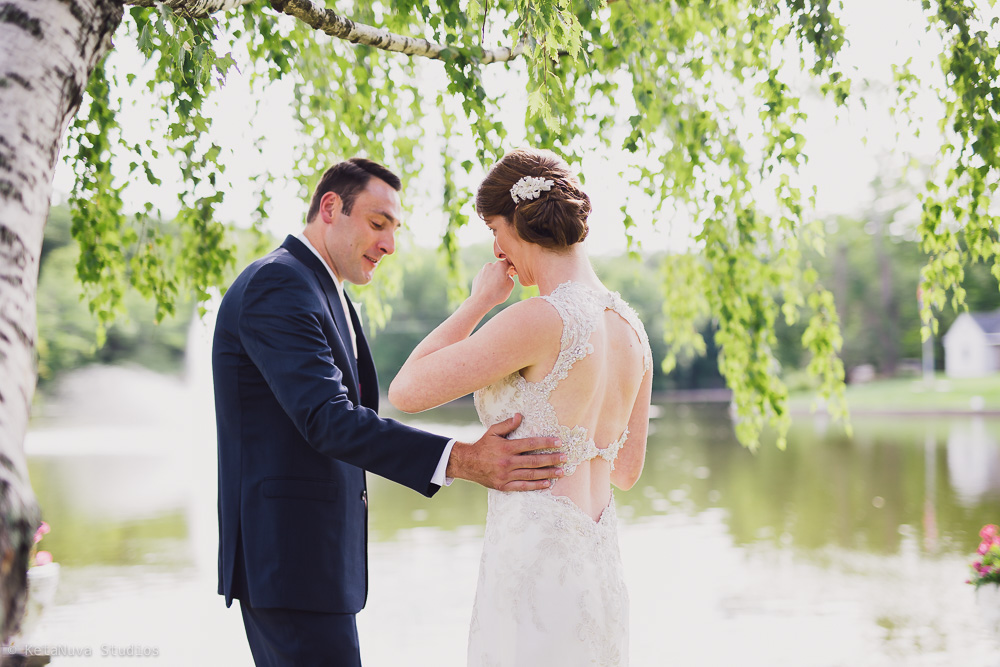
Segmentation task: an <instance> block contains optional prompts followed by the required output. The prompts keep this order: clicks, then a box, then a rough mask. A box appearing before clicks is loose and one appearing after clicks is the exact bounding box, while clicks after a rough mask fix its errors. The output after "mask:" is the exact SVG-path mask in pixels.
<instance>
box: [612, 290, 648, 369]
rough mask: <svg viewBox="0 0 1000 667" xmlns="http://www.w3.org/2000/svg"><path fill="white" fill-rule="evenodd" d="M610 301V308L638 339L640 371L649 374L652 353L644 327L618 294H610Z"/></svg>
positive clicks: (630, 307)
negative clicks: (626, 323) (640, 349)
mask: <svg viewBox="0 0 1000 667" xmlns="http://www.w3.org/2000/svg"><path fill="white" fill-rule="evenodd" d="M611 300H612V303H613V305H612V306H611V308H613V309H614V311H615V312H616V313H618V314H619V315H620V316H621V317H622V319H624V320H625V321H626V322H628V324H629V326H630V327H632V330H633V331H635V335H636V336H638V337H639V342H640V343H641V344H642V370H643V372H644V373H647V372H649V369H650V368H652V367H653V352H652V350H650V348H649V336H647V335H646V327H644V326H642V320H640V319H639V316H638V315H637V314H636V312H635V310H633V308H632V306H630V305H628V303H626V302H625V300H624V299H622V297H621V295H620V294H619V293H618V292H612V293H611Z"/></svg>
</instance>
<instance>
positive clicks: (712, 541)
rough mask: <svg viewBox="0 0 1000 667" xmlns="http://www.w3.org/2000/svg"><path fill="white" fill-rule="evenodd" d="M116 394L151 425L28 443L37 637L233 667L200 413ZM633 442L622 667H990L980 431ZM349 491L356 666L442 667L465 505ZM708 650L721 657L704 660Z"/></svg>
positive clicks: (464, 572) (673, 422) (460, 621)
mask: <svg viewBox="0 0 1000 667" xmlns="http://www.w3.org/2000/svg"><path fill="white" fill-rule="evenodd" d="M148 380H149V378H140V379H139V380H138V382H139V385H141V384H142V383H143V382H146V381H148ZM95 384H96V385H98V386H99V385H100V380H95V379H94V378H91V382H89V383H88V385H87V386H89V387H91V388H92V389H93V387H94V386H95ZM114 384H116V385H118V384H120V382H118V380H117V379H116V381H115V383H114ZM126 391H129V393H133V394H134V393H139V394H142V393H146V394H147V395H149V393H150V392H152V394H154V395H157V396H159V397H160V398H162V399H163V401H164V405H166V406H170V407H168V408H167V410H166V413H167V414H166V416H165V417H163V418H159V419H156V420H151V421H148V422H147V425H146V426H142V425H140V424H134V423H133V424H130V425H128V426H122V427H107V426H102V427H95V426H93V425H90V424H87V425H81V424H75V425H74V424H73V423H68V424H67V423H65V422H66V420H65V419H64V420H63V421H61V422H60V423H59V424H55V425H54V424H43V425H42V426H41V427H39V428H36V429H35V430H34V431H33V433H32V434H31V436H30V437H29V442H28V449H29V452H28V453H29V468H30V472H31V477H32V482H33V485H34V488H35V490H36V493H37V495H38V497H39V500H40V502H41V504H42V507H43V511H44V514H45V517H46V519H47V520H48V521H49V522H50V523H51V524H52V526H53V532H52V533H51V534H50V535H49V536H47V537H46V538H45V539H46V547H47V548H48V549H49V550H50V551H52V552H53V554H55V556H56V559H57V560H59V561H60V562H61V563H63V565H64V571H65V573H66V575H65V576H66V586H65V587H61V589H60V593H59V596H58V597H57V602H59V604H60V605H61V606H60V607H59V608H57V610H56V612H55V613H54V615H53V616H52V617H51V618H50V627H49V631H50V633H52V634H54V635H55V637H57V638H59V639H62V640H69V639H72V640H74V641H77V642H86V641H93V642H98V641H110V640H115V641H120V642H132V643H135V642H138V641H139V640H140V639H141V640H142V641H145V642H147V643H156V644H157V645H158V646H160V647H161V652H160V654H161V656H162V659H163V661H164V663H165V664H213V663H219V664H236V663H240V664H243V662H245V658H246V656H247V652H246V648H245V639H244V638H243V635H242V629H241V627H240V622H239V614H238V612H236V610H234V609H230V610H226V609H225V607H224V605H223V603H222V602H221V599H220V598H218V597H217V596H216V595H215V584H214V576H215V570H214V568H215V555H216V553H215V549H216V541H215V540H216V536H215V486H214V485H215V467H214V430H213V424H212V422H211V415H210V412H208V411H206V410H205V405H206V400H205V395H204V393H203V392H200V391H195V392H194V393H192V392H191V391H190V390H188V389H183V388H178V387H173V389H169V390H168V389H165V388H163V387H160V388H159V389H154V388H151V387H142V386H137V385H136V384H135V383H133V384H132V385H131V386H129V387H128V388H127V389H126ZM157 391H159V392H160V393H158V394H157ZM171 391H174V392H176V395H175V396H173V402H172V403H171V402H169V401H168V398H169V393H170V392H171ZM91 393H94V394H99V395H100V396H101V397H102V399H101V400H106V398H107V394H106V393H103V392H91ZM75 400H77V401H82V402H83V403H82V404H83V405H85V403H86V401H85V399H84V397H81V396H77V397H76V398H75ZM177 414H183V415H185V416H186V417H187V420H180V419H177ZM64 416H65V415H64ZM407 420H408V421H410V422H418V423H419V424H422V425H423V426H425V427H427V428H429V429H430V430H435V431H437V432H441V433H447V434H450V435H452V436H456V437H460V438H463V439H468V438H475V437H477V436H478V435H479V433H480V432H481V430H482V429H481V428H480V427H479V426H478V425H477V424H476V423H475V416H474V413H473V411H472V408H471V406H470V405H468V404H454V405H449V406H445V407H443V408H440V409H438V410H435V411H432V412H429V413H425V414H424V415H420V416H419V418H418V419H416V420H414V419H411V418H407ZM69 421H70V422H72V420H69ZM821 426H823V425H821ZM652 427H653V428H651V430H650V432H651V435H650V441H649V448H648V457H647V463H646V468H645V470H644V472H643V476H642V479H641V480H640V483H639V484H637V485H636V487H635V488H633V489H632V490H630V491H628V492H616V498H617V502H618V504H619V507H620V512H619V514H620V516H621V517H622V520H623V525H622V531H621V541H622V552H623V559H624V561H625V564H626V571H627V576H628V583H629V586H630V590H631V594H632V617H633V619H634V620H633V635H632V651H633V663H634V664H637V665H645V664H660V663H663V662H669V661H668V660H666V658H665V657H664V656H665V655H666V656H667V657H670V658H672V660H673V662H674V664H683V665H716V664H720V665H721V664H726V663H730V662H739V663H740V664H744V665H746V664H760V665H769V666H770V665H790V666H791V665H794V666H795V667H799V666H800V665H823V666H826V665H833V664H911V659H914V658H915V657H916V656H925V655H928V654H932V655H938V656H939V657H941V661H940V662H939V663H933V664H957V663H958V662H959V661H964V662H966V663H967V664H986V663H985V661H984V659H983V656H986V655H991V653H990V651H995V644H994V643H993V639H992V638H991V637H990V636H987V635H985V634H984V633H983V632H982V630H981V629H980V628H979V626H978V625H977V620H976V619H977V617H976V610H975V606H974V604H973V601H972V594H971V589H970V588H969V587H966V586H964V584H963V583H962V582H963V581H964V579H965V576H966V569H965V568H966V563H967V560H968V556H969V554H970V553H971V552H972V550H974V548H975V546H976V544H977V543H978V539H977V537H976V536H977V533H978V530H979V528H980V526H982V525H983V524H984V523H994V522H997V520H998V518H1000V517H998V516H997V512H998V508H1000V488H998V479H1000V474H998V470H997V466H998V461H1000V422H998V421H996V420H992V421H991V420H983V419H974V420H964V419H963V420H921V419H910V420H900V419H861V418H857V419H856V420H855V422H854V430H855V435H854V437H853V438H847V437H846V436H845V435H844V433H843V432H842V431H840V430H839V429H837V428H836V427H827V426H823V427H822V428H820V429H817V428H816V425H815V424H814V423H812V422H811V421H810V420H804V421H802V422H801V423H796V425H795V426H794V427H793V430H792V432H791V433H790V435H789V447H788V450H787V451H785V452H780V451H778V450H777V449H776V448H774V447H773V445H771V444H765V445H763V446H762V447H761V448H760V450H759V452H758V453H757V454H751V453H750V452H749V451H747V450H745V449H744V448H742V447H740V446H739V445H738V444H737V443H736V441H735V440H734V438H733V434H732V428H731V426H730V424H729V421H728V416H727V413H726V410H725V407H724V406H718V405H708V404H704V405H661V406H657V410H656V411H655V413H654V419H653V424H652ZM57 428H58V429H59V430H56V429H57ZM369 479H370V484H369V490H370V491H369V493H370V499H371V505H370V506H371V514H370V533H369V534H370V537H371V540H372V545H371V550H370V551H371V591H370V597H369V605H368V608H367V609H366V610H365V612H364V613H363V614H362V615H361V617H360V618H359V624H360V628H361V633H362V638H363V641H362V643H363V646H364V651H365V654H364V655H365V660H366V664H372V665H380V664H402V662H406V660H407V659H408V656H412V655H414V654H415V652H430V651H433V652H434V654H435V655H436V656H437V657H438V658H439V659H438V660H437V661H438V662H439V663H440V664H444V665H459V664H463V662H464V643H465V634H466V632H467V624H468V613H469V609H470V608H471V599H472V595H473V593H474V590H475V580H476V570H477V567H478V558H479V553H480V543H481V539H482V527H483V521H484V519H485V515H486V494H485V492H484V490H483V489H481V488H479V487H476V486H474V485H471V484H467V483H463V482H456V483H455V484H454V485H453V486H452V487H451V488H448V489H445V490H443V491H442V492H440V493H439V494H438V495H437V496H436V497H435V498H433V499H427V498H424V497H422V496H420V495H418V494H416V493H414V492H412V491H410V490H408V489H405V488H403V487H400V486H397V485H394V484H391V483H389V482H386V481H384V480H381V479H379V478H376V477H370V478H369ZM317 529H319V528H317ZM108 595H110V601H101V600H104V598H106V597H107V596H108ZM428 599H433V600H435V601H437V602H436V603H435V604H434V605H432V607H433V608H432V609H428V608H427V604H426V601H427V600H428ZM418 609H419V610H420V612H419V614H418V613H416V610H418ZM116 610H117V611H116ZM136 616H139V617H143V618H145V619H146V620H147V621H149V622H151V623H153V626H151V627H153V628H156V629H148V628H147V629H141V628H139V627H138V626H137V625H136V624H135V623H132V619H133V618H134V617H136ZM143 628H145V626H143ZM719 633H722V634H724V635H725V636H728V637H730V639H731V640H732V641H731V642H725V643H721V642H714V641H712V637H715V636H719ZM724 644H725V645H724ZM665 647H666V649H668V650H667V653H666V654H665V653H664V651H665ZM748 653H749V654H750V657H748ZM234 656H235V659H234ZM802 656H808V657H805V658H803V657H802ZM873 656H876V657H873ZM74 660H79V659H74ZM401 661H402V662H401ZM970 661H971V663H970ZM74 664H75V665H83V664H86V663H85V662H83V661H75V662H74ZM123 664H124V663H123ZM927 664H932V663H927Z"/></svg>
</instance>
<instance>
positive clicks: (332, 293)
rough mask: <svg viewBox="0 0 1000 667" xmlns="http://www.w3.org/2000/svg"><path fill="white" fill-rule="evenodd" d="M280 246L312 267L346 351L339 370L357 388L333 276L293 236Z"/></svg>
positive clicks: (348, 333) (355, 366)
mask: <svg viewBox="0 0 1000 667" xmlns="http://www.w3.org/2000/svg"><path fill="white" fill-rule="evenodd" d="M281 247H282V248H284V249H285V250H287V251H288V252H290V253H292V255H294V256H295V258H296V259H298V260H299V261H300V262H302V263H303V264H305V265H306V266H308V267H309V268H310V269H312V272H313V273H314V274H315V275H316V279H317V280H319V284H320V285H321V286H322V287H323V293H324V294H325V295H326V303H327V307H328V308H329V309H330V314H331V315H333V321H334V323H335V324H336V325H337V332H338V333H339V334H340V340H341V342H343V344H344V349H345V350H346V351H347V363H348V364H349V367H348V368H342V369H340V370H341V372H342V373H343V374H344V379H345V381H352V382H353V383H354V387H355V388H358V387H359V382H358V362H357V360H356V359H355V358H354V346H353V345H352V344H351V331H350V329H348V328H347V316H346V314H345V313H344V308H343V306H341V305H340V296H339V295H338V294H337V286H336V285H334V284H333V278H331V277H330V272H329V271H327V269H326V267H325V266H324V265H323V260H321V259H320V258H319V257H317V256H316V255H314V254H313V253H312V252H310V251H309V248H307V247H305V246H304V245H303V244H302V242H301V241H299V240H298V239H297V238H295V237H294V236H292V235H289V236H288V237H287V238H286V239H285V242H284V243H282V244H281ZM352 310H353V308H352ZM360 330H361V329H360V327H357V328H356V329H355V331H360ZM359 338H360V336H359ZM360 349H361V346H360V345H359V346H358V351H359V354H360ZM366 349H367V346H366Z"/></svg>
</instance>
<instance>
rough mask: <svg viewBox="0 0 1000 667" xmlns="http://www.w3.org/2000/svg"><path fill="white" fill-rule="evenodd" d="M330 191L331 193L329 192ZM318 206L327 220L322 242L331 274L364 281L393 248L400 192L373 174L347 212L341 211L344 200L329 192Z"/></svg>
mask: <svg viewBox="0 0 1000 667" xmlns="http://www.w3.org/2000/svg"><path fill="white" fill-rule="evenodd" d="M330 195H332V196H330ZM327 196H330V201H329V202H327V200H326V199H325V198H324V200H323V202H322V205H321V206H322V207H323V208H325V209H326V210H322V209H321V215H323V216H324V217H325V218H327V220H329V224H326V225H324V227H323V229H324V232H325V233H324V235H323V244H324V246H325V247H326V251H327V256H328V257H329V259H330V265H331V268H332V269H333V272H334V274H335V275H336V276H337V277H338V278H340V279H341V280H346V281H348V282H351V283H354V284H355V285H366V284H368V283H369V282H371V279H372V276H374V275H375V267H376V266H378V263H379V261H380V260H381V259H382V258H383V257H385V256H386V255H391V254H392V253H393V252H395V250H396V238H395V235H396V230H397V229H399V224H400V219H401V217H402V207H401V205H400V202H399V193H398V192H396V190H394V189H393V188H392V186H390V185H389V184H388V183H386V182H385V181H383V180H382V179H380V178H372V179H370V180H369V181H368V184H367V185H366V186H365V189H364V190H362V191H361V192H359V193H358V194H357V196H356V197H355V198H354V204H353V206H351V211H350V213H345V212H344V207H343V200H342V199H341V198H340V197H339V196H338V195H336V193H328V195H325V196H324V197H327Z"/></svg>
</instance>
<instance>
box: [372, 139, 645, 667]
mask: <svg viewBox="0 0 1000 667" xmlns="http://www.w3.org/2000/svg"><path fill="white" fill-rule="evenodd" d="M476 210H477V212H478V213H479V215H480V216H481V217H482V218H483V220H484V221H485V222H486V225H487V226H488V227H489V228H490V229H491V230H492V231H493V235H494V239H495V241H494V244H493V251H494V254H495V255H496V256H497V258H498V259H499V261H497V262H493V263H491V264H487V265H486V266H484V267H483V269H482V270H481V271H480V272H479V275H478V276H476V278H475V280H474V281H473V285H472V294H471V296H470V297H469V298H468V299H467V300H466V301H465V302H464V303H463V304H462V305H461V306H460V307H459V308H458V310H456V311H455V313H454V314H452V315H451V316H450V317H449V318H448V319H447V320H445V322H444V323H442V324H441V325H440V326H439V327H438V328H437V329H435V330H434V331H433V332H431V333H430V335H428V336H427V338H425V339H424V340H423V341H422V342H421V343H420V344H419V345H418V346H417V347H416V348H415V349H414V350H413V353H412V354H411V355H410V358H409V359H408V360H407V362H406V364H405V365H404V366H403V368H402V369H401V370H400V372H399V374H398V375H397V376H396V378H395V380H393V382H392V384H391V386H390V387H389V400H390V401H391V402H392V403H393V404H394V405H395V406H396V407H398V408H399V409H401V410H404V411H406V412H419V411H421V410H426V409H429V408H432V407H435V406H438V405H441V404H442V403H446V402H448V401H450V400H452V399H455V398H458V397H460V396H464V395H466V394H468V393H469V392H475V403H476V410H477V412H478V413H479V418H480V420H481V421H482V422H483V424H484V425H485V426H491V425H492V424H495V423H496V422H499V421H502V420H504V419H507V418H509V417H511V416H513V415H514V414H521V415H522V421H521V424H520V426H519V427H518V429H517V430H516V431H515V432H514V433H512V434H511V435H510V436H509V437H512V438H513V437H523V436H528V435H542V436H555V437H558V438H559V442H560V448H561V449H562V450H563V452H564V454H565V456H566V461H565V463H564V464H563V472H564V476H563V477H561V478H559V479H557V480H554V481H553V482H552V484H551V486H550V488H547V489H544V490H542V491H534V492H531V491H529V492H524V493H510V492H506V491H499V490H491V491H490V492H489V510H488V513H487V517H486V535H485V544H484V547H483V556H482V561H481V564H480V571H479V584H478V588H477V590H476V599H475V604H474V606H473V611H472V623H471V628H470V636H469V665H477V666H478V665H482V666H483V667H487V666H490V667H492V666H494V665H510V666H515V665H516V666H517V667H525V666H528V665H548V666H552V665H584V664H587V665H625V664H627V663H628V593H627V591H626V589H625V583H624V579H623V574H622V564H621V557H620V555H619V550H618V537H617V517H616V514H615V503H614V498H613V495H612V492H611V484H614V485H615V486H617V487H618V488H620V489H628V488H630V487H631V486H632V485H633V484H635V482H636V480H637V479H638V478H639V474H640V472H641V471H642V464H643V459H644V458H645V452H646V431H647V426H648V415H649V401H650V393H651V388H652V375H653V373H652V359H651V355H650V351H649V342H648V340H647V338H646V333H645V330H644V329H643V326H642V323H641V322H640V321H639V319H638V318H637V317H636V314H635V311H633V310H632V308H630V307H629V306H628V304H626V303H625V302H624V301H623V300H622V299H621V297H620V296H618V294H616V293H612V292H609V291H608V290H607V288H605V287H604V285H602V284H601V281H600V280H599V279H598V277H597V275H596V274H595V273H594V270H593V268H592V267H591V265H590V260H589V259H588V258H587V254H586V252H585V251H584V248H583V244H582V243H581V241H583V239H584V237H586V235H587V217H588V215H589V214H590V199H589V198H588V197H587V195H586V194H585V193H584V192H583V191H582V190H581V188H580V184H579V183H578V182H577V180H576V179H575V178H574V177H573V175H572V173H571V172H570V171H569V167H568V166H567V165H566V163H565V162H563V161H562V160H561V159H559V158H558V157H557V156H556V155H555V154H554V153H551V152H549V151H541V150H532V149H521V150H516V151H514V152H512V153H508V154H507V155H505V156H504V157H503V159H501V160H500V161H499V162H498V163H497V164H496V165H494V166H493V168H492V169H491V170H490V172H489V174H488V175H487V176H486V179H485V180H484V181H483V182H482V184H481V185H480V186H479V191H478V193H477V195H476ZM515 275H516V276H517V277H518V278H519V279H520V281H521V284H522V285H537V286H538V290H539V293H540V294H541V296H540V297H537V298H531V299H527V300H525V301H521V302H519V303H516V304H514V305H512V306H510V307H508V308H505V309H504V310H502V311H500V312H499V313H498V314H497V315H496V316H495V317H493V318H492V319H491V320H489V322H487V323H486V324H485V325H483V326H482V327H481V328H480V329H479V330H478V331H476V332H475V333H473V330H474V329H475V328H476V326H477V325H478V324H479V322H480V321H481V320H482V319H483V317H484V316H485V315H486V314H487V313H488V312H489V311H490V310H492V309H493V308H494V307H495V306H497V305H499V304H502V303H503V302H504V301H506V300H507V298H508V297H509V296H510V293H511V290H512V289H513V280H512V277H513V276H515Z"/></svg>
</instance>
